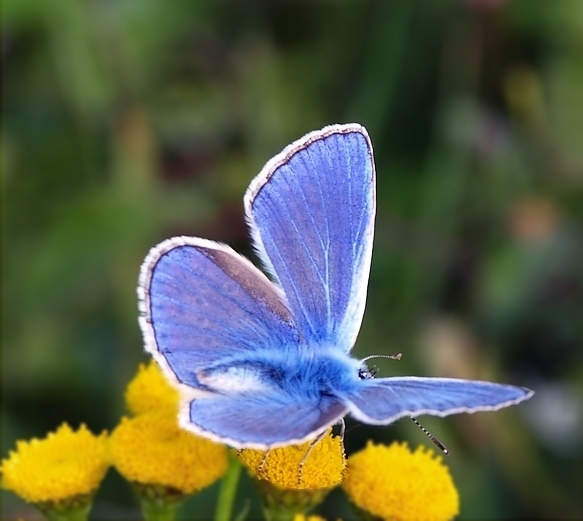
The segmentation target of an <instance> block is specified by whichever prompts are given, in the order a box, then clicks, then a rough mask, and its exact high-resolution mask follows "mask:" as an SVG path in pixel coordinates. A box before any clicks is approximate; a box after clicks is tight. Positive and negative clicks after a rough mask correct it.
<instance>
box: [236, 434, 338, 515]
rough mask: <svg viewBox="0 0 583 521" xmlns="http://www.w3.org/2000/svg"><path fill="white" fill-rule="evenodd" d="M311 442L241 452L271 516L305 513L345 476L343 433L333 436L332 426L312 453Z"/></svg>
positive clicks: (267, 513) (240, 455)
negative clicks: (341, 436) (267, 450)
mask: <svg viewBox="0 0 583 521" xmlns="http://www.w3.org/2000/svg"><path fill="white" fill-rule="evenodd" d="M311 445H312V442H308V443H304V444H303V445H291V446H288V447H281V448H278V449H272V450H270V451H269V452H268V453H266V452H265V451H259V450H252V449H245V450H242V451H240V452H239V453H238V456H239V458H240V459H241V460H242V461H243V463H245V465H246V466H247V468H248V469H249V473H250V474H251V476H252V477H253V478H254V481H255V483H256V485H257V488H258V489H259V493H260V494H261V499H262V501H263V505H264V508H265V511H266V518H267V519H294V516H295V517H297V516H304V515H305V513H306V512H307V511H308V510H310V509H311V508H313V507H315V506H316V505H317V504H319V503H321V502H322V500H323V499H324V497H326V494H327V493H328V492H329V491H330V490H331V489H332V488H333V487H335V486H336V485H338V484H339V483H340V482H341V481H342V480H343V479H344V476H345V473H346V459H345V457H344V448H343V446H342V440H341V439H340V437H332V431H331V430H330V432H329V433H328V434H327V435H326V436H325V437H324V438H323V439H322V440H321V441H320V442H318V443H317V444H316V445H314V446H313V447H312V449H311V451H310V453H309V454H308V450H309V449H310V446H311ZM306 455H307V457H306ZM302 462H303V466H302ZM300 519H305V517H301V518H300ZM314 521H315V520H314Z"/></svg>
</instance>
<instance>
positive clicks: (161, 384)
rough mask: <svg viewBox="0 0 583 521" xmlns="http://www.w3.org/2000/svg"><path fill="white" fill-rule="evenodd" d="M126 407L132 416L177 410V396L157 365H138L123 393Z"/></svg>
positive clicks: (153, 363) (154, 363)
mask: <svg viewBox="0 0 583 521" xmlns="http://www.w3.org/2000/svg"><path fill="white" fill-rule="evenodd" d="M125 400H126V406H127V408H128V410H129V411H130V412H131V413H132V414H142V413H144V412H148V411H155V410H159V409H164V408H166V407H173V408H174V409H176V410H178V401H179V394H178V391H177V390H176V389H175V388H174V387H172V385H170V383H169V382H168V380H167V378H166V377H165V376H164V375H163V374H162V371H160V368H159V367H158V364H156V362H154V361H152V362H150V363H149V364H148V365H147V366H145V365H144V364H140V366H139V367H138V374H137V375H136V376H135V377H134V379H133V380H132V381H131V382H130V383H129V384H128V386H127V388H126V392H125Z"/></svg>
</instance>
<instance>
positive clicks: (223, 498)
mask: <svg viewBox="0 0 583 521" xmlns="http://www.w3.org/2000/svg"><path fill="white" fill-rule="evenodd" d="M240 475H241V464H240V463H239V462H238V461H237V459H235V457H233V455H232V454H230V455H229V468H228V469H227V473H226V474H225V475H224V476H223V480H222V482H221V490H220V492H219V499H218V503H217V511H216V514H215V521H229V520H230V519H231V515H232V513H233V505H234V503H235V495H236V494H237V484H238V483H239V476H240Z"/></svg>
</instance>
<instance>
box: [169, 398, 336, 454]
mask: <svg viewBox="0 0 583 521" xmlns="http://www.w3.org/2000/svg"><path fill="white" fill-rule="evenodd" d="M346 412H347V408H346V406H345V405H344V404H342V402H341V401H340V400H338V399H336V398H333V397H330V396H321V397H315V398H314V399H312V400H303V401H298V400H290V398H289V396H288V395H286V394H282V393H272V392H263V393H249V394H245V393H243V394H237V395H233V394H229V395H222V394H215V395H212V396H209V397H208V398H204V399H200V400H194V401H192V402H190V403H187V402H185V403H184V404H183V406H182V409H181V411H180V421H181V424H182V425H183V426H184V427H185V428H186V429H188V430H190V431H193V432H195V433H197V434H200V435H203V436H206V437H208V438H211V439H214V440H216V441H221V442H223V443H227V444H229V445H231V446H233V447H238V448H243V447H249V448H257V449H264V450H265V449H267V448H272V447H278V446H282V445H289V444H299V443H303V442H305V441H307V440H309V439H313V438H314V437H315V436H317V435H318V434H319V433H321V432H322V431H324V430H326V429H327V428H328V427H329V426H330V425H332V424H334V423H336V422H337V421H339V420H340V419H341V418H342V417H343V416H344V415H345V414H346Z"/></svg>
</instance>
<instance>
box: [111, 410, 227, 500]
mask: <svg viewBox="0 0 583 521" xmlns="http://www.w3.org/2000/svg"><path fill="white" fill-rule="evenodd" d="M110 453H111V457H112V461H113V464H114V466H115V467H116V468H117V470H118V471H119V473H120V474H121V475H122V476H124V477H125V478H126V479H127V480H128V481H131V482H135V483H141V484H146V485H163V486H166V487H172V488H174V489H176V490H179V491H180V492H182V493H184V494H191V493H194V492H196V491H198V490H200V489H202V488H204V487H206V486H208V485H210V484H211V483H213V482H214V481H216V480H217V479H219V478H220V477H221V476H222V475H223V474H224V473H225V472H226V470H227V449H226V447H224V446H223V445H217V444H215V443H213V442H211V441H209V440H206V439H204V438H200V437H198V436H195V435H194V434H191V433H189V432H188V431H185V430H183V429H181V428H180V427H179V426H178V423H177V419H176V413H175V411H173V410H169V409H165V410H161V411H152V412H147V413H144V414H141V415H139V416H136V417H134V418H130V419H128V418H122V421H121V423H120V424H119V425H118V426H117V428H116V429H115V430H114V431H113V433H112V434H111V438H110Z"/></svg>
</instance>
